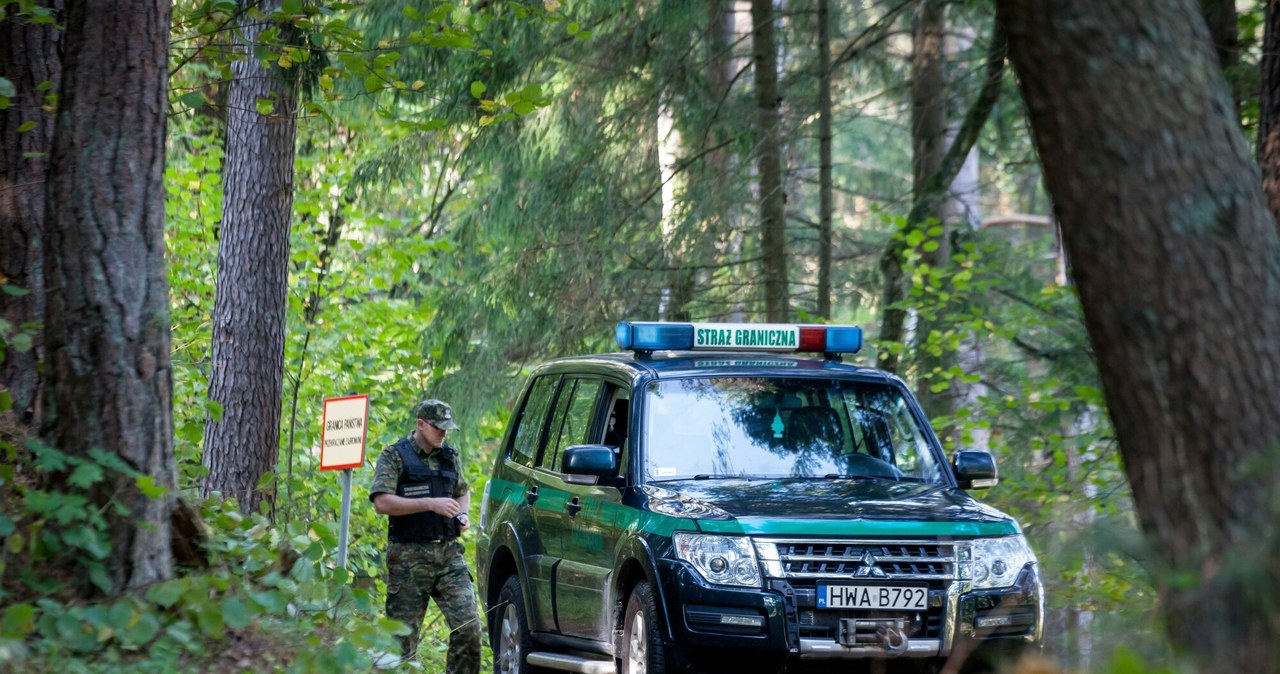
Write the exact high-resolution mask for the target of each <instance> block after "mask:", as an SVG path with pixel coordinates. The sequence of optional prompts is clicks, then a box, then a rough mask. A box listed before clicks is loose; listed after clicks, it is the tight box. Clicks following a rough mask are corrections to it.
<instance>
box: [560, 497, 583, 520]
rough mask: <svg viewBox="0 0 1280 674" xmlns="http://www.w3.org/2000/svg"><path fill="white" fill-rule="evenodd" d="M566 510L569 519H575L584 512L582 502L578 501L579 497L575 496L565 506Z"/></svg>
mask: <svg viewBox="0 0 1280 674" xmlns="http://www.w3.org/2000/svg"><path fill="white" fill-rule="evenodd" d="M564 509H565V510H566V511H568V513H569V517H573V516H575V515H577V514H578V512H579V511H581V510H582V501H580V500H578V497H577V496H575V497H573V500H572V501H569V502H568V503H566V504H564Z"/></svg>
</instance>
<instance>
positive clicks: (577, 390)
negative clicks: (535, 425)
mask: <svg viewBox="0 0 1280 674" xmlns="http://www.w3.org/2000/svg"><path fill="white" fill-rule="evenodd" d="M600 386H601V383H600V382H599V381H597V380H590V379H582V380H576V381H573V382H566V383H565V386H564V391H563V392H562V393H561V395H560V398H559V402H558V403H557V404H556V414H555V416H554V417H553V421H552V422H551V431H550V432H549V433H548V435H547V451H546V452H543V457H542V461H540V462H539V464H538V465H539V466H540V467H542V468H545V469H547V470H553V471H556V472H559V471H560V457H561V456H562V455H563V454H564V450H565V448H566V447H572V446H573V445H581V444H583V443H585V442H586V438H587V431H588V429H589V428H590V427H591V417H592V412H594V411H595V408H596V399H597V398H599V397H600Z"/></svg>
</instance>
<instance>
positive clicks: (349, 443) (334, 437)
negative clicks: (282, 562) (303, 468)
mask: <svg viewBox="0 0 1280 674" xmlns="http://www.w3.org/2000/svg"><path fill="white" fill-rule="evenodd" d="M368 422H369V396H367V395H353V396H343V397H341V398H326V399H325V401H324V416H323V417H322V418H321V426H320V428H321V431H320V470H341V471H342V515H341V516H340V519H339V520H338V522H339V523H338V566H340V567H342V568H344V569H345V568H346V567H347V530H348V528H349V526H350V523H351V469H352V468H356V467H359V466H361V465H363V464H364V443H365V438H366V437H367V435H368V433H367V427H368Z"/></svg>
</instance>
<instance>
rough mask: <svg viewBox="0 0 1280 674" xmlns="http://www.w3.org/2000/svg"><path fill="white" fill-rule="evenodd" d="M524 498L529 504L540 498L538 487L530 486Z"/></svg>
mask: <svg viewBox="0 0 1280 674" xmlns="http://www.w3.org/2000/svg"><path fill="white" fill-rule="evenodd" d="M524 500H525V501H526V502H527V503H528V504H529V505H533V502H534V501H537V500H538V488H537V487H529V490H528V491H526V492H525V493H524Z"/></svg>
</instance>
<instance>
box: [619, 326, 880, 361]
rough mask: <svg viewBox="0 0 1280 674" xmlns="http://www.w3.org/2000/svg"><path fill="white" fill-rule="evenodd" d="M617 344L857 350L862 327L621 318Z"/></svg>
mask: <svg viewBox="0 0 1280 674" xmlns="http://www.w3.org/2000/svg"><path fill="white" fill-rule="evenodd" d="M616 334H617V338H618V346H619V347H620V348H621V349H622V350H624V351H637V352H649V351H690V350H701V349H714V350H721V351H792V352H804V353H832V354H835V353H857V352H858V350H859V349H861V348H862V328H860V327H857V326H854V325H795V324H790V323H665V322H642V321H621V322H619V323H618V328H617V333H616Z"/></svg>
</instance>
